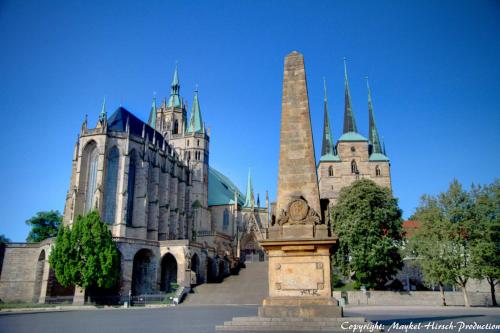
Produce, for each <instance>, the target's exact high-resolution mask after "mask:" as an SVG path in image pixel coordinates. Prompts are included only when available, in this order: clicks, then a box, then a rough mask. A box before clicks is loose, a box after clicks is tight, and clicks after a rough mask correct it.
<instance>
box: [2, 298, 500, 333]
mask: <svg viewBox="0 0 500 333" xmlns="http://www.w3.org/2000/svg"><path fill="white" fill-rule="evenodd" d="M256 314H257V306H240V305H238V306H185V305H181V306H178V307H171V308H156V309H110V310H85V311H59V312H32V313H0V332H1V333H4V332H6V333H7V332H8V333H59V332H75V333H82V332H95V333H99V332H110V333H114V332H116V333H150V332H151V333H153V332H154V333H157V332H165V333H177V332H179V333H181V332H182V333H208V332H210V333H214V332H215V330H214V327H215V325H220V324H222V323H223V322H224V321H228V320H231V318H232V317H237V316H255V315H256ZM345 315H346V316H347V317H346V318H345V320H346V325H345V327H347V326H348V321H349V316H363V317H365V318H367V319H369V320H372V321H374V322H375V321H378V322H379V323H382V324H384V325H385V332H405V329H404V326H399V328H398V327H396V326H394V325H393V326H392V327H391V325H392V324H393V322H396V323H398V324H400V325H401V324H410V323H413V324H414V325H417V324H418V323H421V329H420V330H418V329H408V332H458V331H459V327H460V326H456V327H455V328H453V329H449V330H448V329H433V330H431V329H430V327H429V329H427V328H426V327H425V325H426V324H428V323H435V324H434V325H435V327H437V325H438V324H443V325H447V324H449V323H450V322H451V323H453V324H454V325H460V322H464V323H468V324H473V323H474V322H476V323H478V324H487V323H489V324H496V325H500V309H499V308H471V309H464V308H463V307H448V308H440V307H390V306H387V307H379V306H377V307H350V308H346V310H345ZM476 328H477V326H476ZM346 332H352V330H348V329H346ZM358 332H359V331H358ZM364 332H369V330H364ZM460 332H500V329H489V330H478V329H475V328H470V329H466V328H463V329H462V330H460Z"/></svg>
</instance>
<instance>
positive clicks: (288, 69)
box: [276, 52, 320, 212]
mask: <svg viewBox="0 0 500 333" xmlns="http://www.w3.org/2000/svg"><path fill="white" fill-rule="evenodd" d="M300 196H302V197H303V198H304V199H305V200H306V201H307V203H308V204H309V207H311V208H312V209H314V211H316V212H319V211H320V205H319V189H318V178H317V176H316V159H315V157H314V143H313V135H312V129H311V119H310V114H309V97H308V95H307V82H306V71H305V67H304V57H303V56H302V54H300V53H298V52H292V53H291V54H289V55H288V56H287V57H286V59H285V71H284V78H283V98H282V102H281V130H280V160H279V171H278V198H277V202H276V211H277V212H281V211H282V210H286V208H287V205H288V204H289V203H290V201H291V200H292V199H293V198H296V197H300Z"/></svg>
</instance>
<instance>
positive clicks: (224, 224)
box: [222, 208, 229, 230]
mask: <svg viewBox="0 0 500 333" xmlns="http://www.w3.org/2000/svg"><path fill="white" fill-rule="evenodd" d="M228 228H229V211H228V210H227V208H226V209H224V213H223V214H222V229H224V230H227V229H228Z"/></svg>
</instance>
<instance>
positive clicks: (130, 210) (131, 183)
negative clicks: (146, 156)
mask: <svg viewBox="0 0 500 333" xmlns="http://www.w3.org/2000/svg"><path fill="white" fill-rule="evenodd" d="M135 170H136V158H135V151H132V152H131V153H130V161H129V165H128V182H127V192H128V196H127V220H126V223H127V225H132V218H133V216H134V190H135Z"/></svg>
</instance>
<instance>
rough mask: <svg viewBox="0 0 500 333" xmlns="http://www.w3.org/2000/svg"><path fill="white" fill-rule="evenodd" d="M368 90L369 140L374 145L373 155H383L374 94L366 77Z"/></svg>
mask: <svg viewBox="0 0 500 333" xmlns="http://www.w3.org/2000/svg"><path fill="white" fill-rule="evenodd" d="M366 88H367V89H368V127H369V133H368V140H369V142H370V144H371V145H372V153H379V154H383V151H382V146H381V144H380V139H379V136H378V131H377V126H376V125H375V116H374V115H373V104H372V93H371V90H370V84H369V83H368V77H366Z"/></svg>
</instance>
